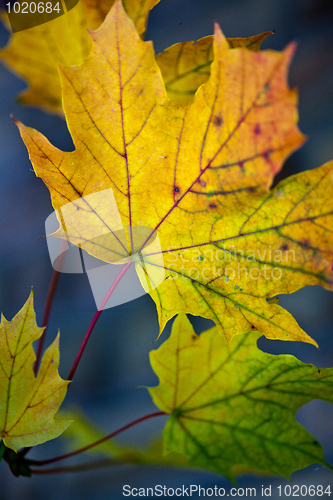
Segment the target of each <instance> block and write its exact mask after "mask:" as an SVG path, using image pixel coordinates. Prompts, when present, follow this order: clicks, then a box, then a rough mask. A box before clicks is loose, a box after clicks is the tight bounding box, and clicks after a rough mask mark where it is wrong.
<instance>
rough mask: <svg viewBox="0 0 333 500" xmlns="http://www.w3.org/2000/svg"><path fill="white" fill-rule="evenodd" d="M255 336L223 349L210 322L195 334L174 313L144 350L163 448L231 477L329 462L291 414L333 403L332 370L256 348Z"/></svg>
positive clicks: (286, 471) (222, 341)
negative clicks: (240, 469)
mask: <svg viewBox="0 0 333 500" xmlns="http://www.w3.org/2000/svg"><path fill="white" fill-rule="evenodd" d="M260 335H261V334H260V333H259V332H249V333H248V334H247V335H239V336H237V337H235V338H234V339H233V341H232V342H231V346H230V350H229V346H228V344H227V342H226V340H225V338H223V337H222V336H221V335H219V334H218V331H217V328H216V327H215V328H212V329H210V330H207V331H205V332H203V333H202V334H201V335H200V337H198V336H197V335H196V334H195V333H194V331H193V328H192V326H191V324H190V322H189V320H188V319H187V317H186V316H185V315H179V316H178V317H177V318H176V320H175V322H174V325H173V328H172V333H171V336H170V338H169V339H168V340H167V341H166V342H164V344H162V345H161V346H160V347H159V349H157V350H156V351H152V352H151V353H150V360H151V365H152V367H153V370H154V371H155V373H156V374H157V375H158V377H159V381H160V383H159V385H158V386H157V387H154V388H150V389H149V392H150V394H151V396H152V398H153V400H154V403H155V404H156V405H157V406H158V407H159V408H160V409H161V410H162V411H164V412H166V413H168V414H170V418H169V420H168V421H167V424H166V427H165V429H164V450H165V452H167V453H168V452H172V451H177V452H178V453H182V454H183V455H185V456H186V457H188V459H189V465H196V466H201V467H204V468H207V469H210V470H212V471H215V472H219V473H221V474H223V475H225V476H226V477H228V478H229V479H231V480H234V474H233V471H232V468H233V467H234V466H236V465H243V466H248V467H254V468H256V469H264V470H268V471H271V472H273V473H276V474H280V475H283V476H285V477H287V478H289V477H290V475H291V473H292V472H294V471H296V470H298V469H301V468H303V467H306V466H308V465H310V464H313V463H318V464H322V465H326V466H327V467H330V466H329V465H328V464H327V463H326V462H325V460H324V458H323V450H322V447H321V446H320V444H319V443H318V442H317V441H316V440H315V439H314V438H313V437H312V436H311V435H310V434H309V433H308V432H307V431H306V430H305V429H304V428H303V427H302V426H301V425H300V424H299V423H297V422H296V421H295V415H296V412H297V410H298V409H299V408H300V407H301V406H302V405H304V404H306V403H308V402H309V401H311V400H313V399H323V400H325V401H328V402H330V403H333V368H326V369H319V368H317V367H315V366H313V365H309V364H304V363H302V362H301V361H299V360H297V359H296V358H295V357H293V356H290V355H279V356H275V355H272V354H267V353H263V352H262V351H260V350H259V349H258V348H257V345H256V341H257V339H258V338H259V337H260ZM330 468H331V467H330Z"/></svg>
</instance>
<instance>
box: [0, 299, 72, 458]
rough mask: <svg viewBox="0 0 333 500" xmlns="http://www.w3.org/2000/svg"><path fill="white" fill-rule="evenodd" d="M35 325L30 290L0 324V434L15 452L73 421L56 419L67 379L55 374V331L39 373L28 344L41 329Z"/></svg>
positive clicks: (59, 431)
mask: <svg viewBox="0 0 333 500" xmlns="http://www.w3.org/2000/svg"><path fill="white" fill-rule="evenodd" d="M43 330H44V328H38V327H37V325H36V317H35V312H34V309H33V296H32V293H31V294H30V297H29V298H28V300H27V302H26V303H25V305H24V306H23V308H22V309H21V310H20V311H19V312H18V314H17V315H16V316H15V317H14V318H13V319H12V321H7V320H6V319H5V318H4V317H3V316H2V318H1V325H0V438H2V439H3V442H4V444H5V445H6V446H7V447H8V448H11V449H12V450H14V451H17V450H18V448H21V447H24V446H35V445H37V444H41V443H44V442H45V441H48V440H50V439H54V438H56V437H58V436H59V435H60V434H61V433H62V432H63V431H64V430H65V429H66V428H67V427H68V426H69V425H70V424H71V422H72V421H71V420H54V419H53V415H54V414H55V413H56V411H57V410H58V408H59V406H60V405H61V403H62V401H63V399H64V397H65V395H66V390H67V385H68V384H69V382H68V381H65V380H62V379H61V378H60V377H59V375H58V366H59V334H58V336H57V338H56V339H55V341H54V342H53V343H52V344H51V345H50V347H49V348H48V349H47V350H46V352H45V354H44V356H43V360H42V364H41V367H40V369H39V371H38V374H37V377H35V375H34V372H33V367H32V366H33V363H34V361H35V359H36V356H35V353H34V350H33V348H32V343H33V342H34V341H35V340H37V339H38V338H39V337H40V336H41V335H42V333H43Z"/></svg>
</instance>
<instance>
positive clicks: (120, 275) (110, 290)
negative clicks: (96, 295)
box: [67, 262, 132, 380]
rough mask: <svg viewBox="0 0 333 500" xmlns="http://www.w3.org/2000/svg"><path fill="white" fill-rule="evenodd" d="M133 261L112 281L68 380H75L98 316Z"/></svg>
mask: <svg viewBox="0 0 333 500" xmlns="http://www.w3.org/2000/svg"><path fill="white" fill-rule="evenodd" d="M131 264H132V262H128V263H127V264H125V266H124V267H123V268H122V270H121V271H120V273H119V274H118V276H117V277H116V279H115V280H114V282H113V283H112V285H111V287H110V289H109V291H108V293H107V294H106V295H105V297H104V299H103V300H102V303H101V305H100V306H99V308H98V311H97V312H96V314H95V316H94V317H93V320H92V322H91V323H90V325H89V328H88V330H87V333H86V334H85V336H84V339H83V341H82V344H81V346H80V349H79V351H78V353H77V355H76V358H75V361H74V363H73V366H72V368H71V371H70V372H69V375H68V377H67V380H73V377H74V373H75V371H76V369H77V366H78V364H79V362H80V359H81V356H82V354H83V351H84V349H85V347H86V345H87V342H88V340H89V337H90V335H91V332H92V331H93V329H94V326H95V325H96V323H97V320H98V318H99V317H100V315H101V312H102V311H103V309H104V307H105V305H106V303H107V301H108V300H109V298H110V297H111V295H112V294H113V292H114V290H115V288H116V286H117V285H118V283H119V281H120V280H121V278H122V277H123V276H124V274H125V273H126V271H127V270H128V269H129V267H130V266H131Z"/></svg>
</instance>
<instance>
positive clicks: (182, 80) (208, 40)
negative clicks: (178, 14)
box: [156, 31, 273, 106]
mask: <svg viewBox="0 0 333 500" xmlns="http://www.w3.org/2000/svg"><path fill="white" fill-rule="evenodd" d="M272 33H273V32H272V31H266V32H265V33H260V34H259V35H256V36H251V37H248V38H226V40H227V42H228V44H229V47H230V48H232V49H235V48H247V49H248V50H252V51H254V52H258V51H259V50H260V46H261V44H262V42H263V41H264V40H265V38H266V37H267V36H268V35H270V34H272ZM213 43H214V36H206V37H204V38H200V40H197V41H196V42H194V41H190V42H184V43H176V44H175V45H172V46H171V47H169V48H167V49H165V50H164V51H163V52H161V53H160V54H157V56H156V62H157V64H158V66H159V68H160V70H161V73H162V77H163V80H164V83H165V88H166V91H167V93H168V97H169V99H170V100H171V101H172V102H173V103H174V104H176V105H178V106H184V105H185V104H188V103H189V102H190V101H191V100H192V99H193V96H194V94H195V93H196V91H197V90H198V88H199V87H200V85H202V84H203V83H205V82H206V81H207V80H208V78H209V76H210V66H211V64H212V62H213V59H214V55H213Z"/></svg>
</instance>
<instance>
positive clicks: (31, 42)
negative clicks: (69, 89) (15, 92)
mask: <svg viewBox="0 0 333 500" xmlns="http://www.w3.org/2000/svg"><path fill="white" fill-rule="evenodd" d="M158 2H159V0H144V1H142V0H124V6H125V9H126V11H127V12H128V15H129V16H130V18H131V19H133V21H134V23H135V26H136V27H137V30H138V32H139V34H140V35H142V36H143V35H144V32H145V30H146V24H147V18H148V13H149V11H150V9H152V8H153V7H154V6H155V5H156V4H157V3H158ZM113 4H114V0H102V1H100V0H80V2H78V4H77V5H76V6H75V7H74V8H73V9H71V10H70V11H68V12H67V13H66V14H65V15H63V16H60V17H57V18H56V19H53V20H52V21H49V22H48V23H45V24H42V25H40V26H35V27H33V28H30V29H26V30H23V31H19V32H16V33H13V34H12V35H11V37H10V40H9V42H8V44H7V46H6V47H5V48H4V49H3V50H1V51H0V58H1V59H2V60H3V61H4V63H5V64H6V66H7V67H8V68H9V69H10V70H12V71H14V72H15V73H17V74H18V76H21V77H22V78H24V80H26V81H27V83H28V84H29V88H28V89H27V90H24V91H23V92H22V93H21V94H20V96H19V101H20V102H21V103H22V104H26V105H30V106H40V107H41V108H43V109H44V110H45V111H48V112H50V111H51V112H53V113H56V114H59V115H60V116H63V109H62V100H61V85H60V78H59V73H58V63H62V64H65V65H72V64H80V63H81V62H83V61H84V59H86V58H87V56H88V55H89V52H90V48H91V42H90V38H89V35H88V33H87V28H89V29H96V28H98V27H99V26H100V24H101V23H102V22H103V20H104V18H105V16H106V14H107V13H108V12H109V10H110V8H111V7H112V5H113ZM2 21H3V23H4V24H5V26H7V27H8V29H10V28H9V23H8V19H7V14H5V13H3V15H2Z"/></svg>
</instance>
